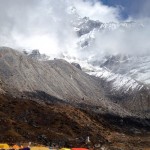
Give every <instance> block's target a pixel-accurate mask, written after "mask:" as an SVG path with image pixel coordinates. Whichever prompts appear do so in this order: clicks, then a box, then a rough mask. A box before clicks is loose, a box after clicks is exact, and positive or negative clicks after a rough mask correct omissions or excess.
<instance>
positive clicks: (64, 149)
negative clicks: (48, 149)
mask: <svg viewBox="0 0 150 150" xmlns="http://www.w3.org/2000/svg"><path fill="white" fill-rule="evenodd" d="M59 150H71V149H70V148H61V149H59Z"/></svg>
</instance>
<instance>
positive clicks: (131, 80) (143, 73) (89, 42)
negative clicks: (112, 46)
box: [29, 7, 150, 93]
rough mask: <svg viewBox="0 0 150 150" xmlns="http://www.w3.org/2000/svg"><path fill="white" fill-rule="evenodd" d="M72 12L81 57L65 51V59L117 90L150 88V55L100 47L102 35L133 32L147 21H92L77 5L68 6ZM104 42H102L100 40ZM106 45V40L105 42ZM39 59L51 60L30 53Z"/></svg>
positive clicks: (77, 46)
mask: <svg viewBox="0 0 150 150" xmlns="http://www.w3.org/2000/svg"><path fill="white" fill-rule="evenodd" d="M68 13H69V14H70V15H72V16H73V17H71V18H73V20H71V25H72V28H73V30H74V32H75V33H76V35H77V40H76V41H75V42H76V49H77V52H78V54H79V55H78V56H74V55H70V54H71V53H69V54H68V53H65V52H64V53H62V54H61V55H60V56H59V58H63V59H65V60H67V61H68V62H70V63H78V64H80V65H81V67H82V70H83V71H85V72H86V73H88V74H90V75H94V76H96V77H99V78H101V79H103V80H104V81H106V82H107V83H111V90H113V91H119V90H121V91H124V93H127V92H129V91H135V90H136V91H137V90H141V89H142V88H146V89H149V85H150V55H144V54H143V55H136V54H135V55H133V54H128V53H125V54H122V53H112V52H110V53H108V52H106V53H104V51H103V49H101V48H102V47H100V48H99V46H96V49H97V51H96V50H93V49H94V48H95V45H96V44H97V43H96V42H97V41H98V40H99V36H103V35H104V36H105V35H107V34H109V33H110V32H113V33H115V32H117V33H118V32H130V31H133V30H135V31H136V30H142V29H143V28H144V24H142V23H136V22H134V21H130V22H109V23H103V22H101V21H99V20H91V19H90V18H88V17H84V18H82V17H80V16H79V15H78V13H77V11H76V9H75V8H74V7H70V8H69V9H68ZM99 42H100V43H101V41H99ZM101 45H103V43H102V44H101ZM29 55H30V56H31V57H35V58H36V59H40V60H42V59H44V60H45V59H50V57H47V56H45V55H40V54H39V52H37V51H35V50H34V51H33V52H32V53H31V54H29Z"/></svg>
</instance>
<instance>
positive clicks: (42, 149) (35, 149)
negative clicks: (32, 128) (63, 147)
mask: <svg viewBox="0 0 150 150" xmlns="http://www.w3.org/2000/svg"><path fill="white" fill-rule="evenodd" d="M30 149H31V150H49V148H48V147H44V146H34V147H31V148H30Z"/></svg>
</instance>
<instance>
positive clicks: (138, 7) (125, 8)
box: [100, 0, 150, 19]
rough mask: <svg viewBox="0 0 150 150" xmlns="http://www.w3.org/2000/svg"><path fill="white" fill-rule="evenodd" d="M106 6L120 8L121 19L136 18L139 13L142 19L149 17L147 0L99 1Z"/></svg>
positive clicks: (149, 5)
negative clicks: (142, 16)
mask: <svg viewBox="0 0 150 150" xmlns="http://www.w3.org/2000/svg"><path fill="white" fill-rule="evenodd" d="M100 1H101V2H102V3H103V4H105V5H108V6H114V7H120V8H122V9H121V15H122V18H123V19H127V18H128V17H133V18H138V17H139V16H140V15H141V13H142V14H143V15H144V17H146V16H147V17H150V11H149V8H150V3H149V0H100Z"/></svg>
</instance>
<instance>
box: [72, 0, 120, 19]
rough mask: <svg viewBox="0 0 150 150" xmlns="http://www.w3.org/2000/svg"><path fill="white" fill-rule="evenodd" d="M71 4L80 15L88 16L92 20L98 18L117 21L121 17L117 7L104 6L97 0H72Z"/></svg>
mask: <svg viewBox="0 0 150 150" xmlns="http://www.w3.org/2000/svg"><path fill="white" fill-rule="evenodd" d="M73 5H74V6H75V7H76V9H77V12H78V13H79V15H80V16H82V17H85V16H88V17H89V18H91V19H93V20H100V21H101V22H111V21H114V22H118V20H119V19H121V18H120V15H119V14H120V13H119V12H120V9H119V7H110V6H106V5H103V4H102V3H101V2H100V1H98V0H85V1H81V0H74V1H73Z"/></svg>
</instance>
